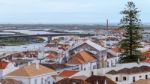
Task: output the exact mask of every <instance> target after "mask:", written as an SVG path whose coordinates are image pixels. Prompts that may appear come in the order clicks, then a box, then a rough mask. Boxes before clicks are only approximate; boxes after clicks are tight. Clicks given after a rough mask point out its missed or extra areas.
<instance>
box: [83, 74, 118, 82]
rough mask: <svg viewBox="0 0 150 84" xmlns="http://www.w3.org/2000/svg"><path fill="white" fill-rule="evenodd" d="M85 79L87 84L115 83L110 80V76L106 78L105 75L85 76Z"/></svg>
mask: <svg viewBox="0 0 150 84" xmlns="http://www.w3.org/2000/svg"><path fill="white" fill-rule="evenodd" d="M86 81H87V82H88V83H89V84H97V82H98V84H105V83H106V84H117V83H115V82H114V81H112V80H111V79H110V78H107V77H106V76H95V75H92V76H91V77H89V78H87V79H86Z"/></svg>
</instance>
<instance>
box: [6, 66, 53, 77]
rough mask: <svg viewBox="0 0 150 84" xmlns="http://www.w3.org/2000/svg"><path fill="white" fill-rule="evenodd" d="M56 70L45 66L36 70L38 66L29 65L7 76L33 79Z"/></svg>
mask: <svg viewBox="0 0 150 84" xmlns="http://www.w3.org/2000/svg"><path fill="white" fill-rule="evenodd" d="M53 71H54V70H52V69H49V68H47V67H45V66H42V65H39V68H36V64H31V65H27V66H24V67H21V68H19V69H17V70H15V71H13V72H11V73H9V74H8V75H7V76H24V77H32V76H37V75H42V74H46V73H50V72H53Z"/></svg>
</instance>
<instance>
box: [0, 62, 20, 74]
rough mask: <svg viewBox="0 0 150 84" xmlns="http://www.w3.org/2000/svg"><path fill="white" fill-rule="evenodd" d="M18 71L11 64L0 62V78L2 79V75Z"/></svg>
mask: <svg viewBox="0 0 150 84" xmlns="http://www.w3.org/2000/svg"><path fill="white" fill-rule="evenodd" d="M16 69H18V67H16V66H15V65H14V64H13V63H10V62H7V61H4V60H0V77H3V76H4V75H6V74H8V73H10V72H12V71H14V70H16Z"/></svg>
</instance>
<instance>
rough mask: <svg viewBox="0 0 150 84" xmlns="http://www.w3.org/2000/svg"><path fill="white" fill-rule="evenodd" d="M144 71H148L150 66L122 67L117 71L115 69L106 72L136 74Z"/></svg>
mask: <svg viewBox="0 0 150 84" xmlns="http://www.w3.org/2000/svg"><path fill="white" fill-rule="evenodd" d="M144 72H150V67H148V66H141V67H132V68H123V69H120V70H118V71H115V70H112V71H109V72H107V74H136V73H144Z"/></svg>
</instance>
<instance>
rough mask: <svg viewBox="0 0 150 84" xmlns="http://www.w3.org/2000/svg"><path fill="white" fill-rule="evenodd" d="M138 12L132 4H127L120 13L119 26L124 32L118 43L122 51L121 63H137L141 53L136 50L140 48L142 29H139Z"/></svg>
mask: <svg viewBox="0 0 150 84" xmlns="http://www.w3.org/2000/svg"><path fill="white" fill-rule="evenodd" d="M139 12H140V11H138V9H137V8H136V7H135V4H134V3H133V2H128V3H127V5H126V8H125V9H124V10H123V11H122V12H121V14H122V15H123V18H122V19H121V21H120V23H121V25H120V26H121V28H123V29H124V30H125V33H124V34H123V39H122V41H121V42H120V48H121V49H122V54H121V56H120V62H121V63H128V62H137V61H138V60H139V59H140V56H141V52H140V51H139V50H138V48H140V47H141V45H140V41H141V39H142V34H141V30H142V28H140V26H141V24H140V22H141V20H140V19H139Z"/></svg>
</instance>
